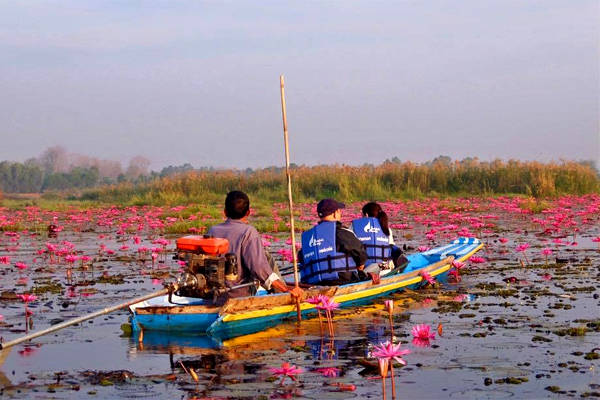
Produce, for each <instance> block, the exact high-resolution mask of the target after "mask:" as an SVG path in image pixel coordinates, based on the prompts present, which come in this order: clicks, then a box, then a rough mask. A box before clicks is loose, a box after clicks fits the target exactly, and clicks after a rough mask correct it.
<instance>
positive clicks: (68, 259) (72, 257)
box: [65, 254, 79, 264]
mask: <svg viewBox="0 0 600 400" xmlns="http://www.w3.org/2000/svg"><path fill="white" fill-rule="evenodd" d="M78 259H79V257H77V256H76V255H73V254H69V255H67V256H66V257H65V261H66V262H68V263H69V264H72V263H74V262H75V261H77V260H78Z"/></svg>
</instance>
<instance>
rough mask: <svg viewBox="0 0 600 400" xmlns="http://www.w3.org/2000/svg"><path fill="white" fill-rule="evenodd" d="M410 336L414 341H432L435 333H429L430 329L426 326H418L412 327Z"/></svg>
mask: <svg viewBox="0 0 600 400" xmlns="http://www.w3.org/2000/svg"><path fill="white" fill-rule="evenodd" d="M412 335H413V336H414V337H415V338H416V339H425V340H429V339H434V338H435V333H434V332H432V331H431V327H430V326H429V325H427V324H419V325H415V326H413V327H412Z"/></svg>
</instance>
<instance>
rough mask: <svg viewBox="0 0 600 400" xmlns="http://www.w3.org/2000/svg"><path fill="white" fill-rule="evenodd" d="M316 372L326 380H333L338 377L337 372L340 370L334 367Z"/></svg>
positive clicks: (319, 369)
mask: <svg viewBox="0 0 600 400" xmlns="http://www.w3.org/2000/svg"><path fill="white" fill-rule="evenodd" d="M316 372H318V373H320V374H321V375H323V376H326V377H328V378H335V377H336V376H337V375H338V372H340V369H339V368H335V367H329V368H318V369H317V370H316Z"/></svg>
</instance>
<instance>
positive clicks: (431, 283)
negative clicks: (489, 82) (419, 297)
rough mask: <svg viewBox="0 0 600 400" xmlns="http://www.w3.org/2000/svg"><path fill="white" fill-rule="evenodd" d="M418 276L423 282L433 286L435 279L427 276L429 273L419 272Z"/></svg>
mask: <svg viewBox="0 0 600 400" xmlns="http://www.w3.org/2000/svg"><path fill="white" fill-rule="evenodd" d="M419 275H421V278H423V280H424V281H426V282H427V283H429V284H430V285H432V286H433V285H435V278H434V277H433V276H431V275H430V274H429V272H427V271H421V272H419Z"/></svg>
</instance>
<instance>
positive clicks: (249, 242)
mask: <svg viewBox="0 0 600 400" xmlns="http://www.w3.org/2000/svg"><path fill="white" fill-rule="evenodd" d="M248 215H250V199H249V198H248V196H247V195H246V193H244V192H240V191H237V190H234V191H232V192H229V193H227V197H226V198H225V216H226V217H227V220H226V221H225V222H223V223H221V224H218V225H215V226H213V227H211V228H210V229H209V230H208V234H209V235H212V236H214V237H218V238H224V239H227V240H228V241H229V252H230V253H235V255H236V257H237V262H238V266H237V276H238V280H237V281H233V282H228V286H229V287H233V286H238V285H243V284H246V283H250V282H252V281H254V280H258V281H259V282H260V284H261V285H262V287H264V288H265V289H267V290H271V289H274V290H275V291H277V292H289V293H290V294H291V295H292V296H294V297H300V296H301V295H302V292H303V291H302V289H300V288H296V287H289V286H287V285H286V283H285V282H284V281H283V280H281V278H280V277H279V275H277V274H276V273H275V272H274V271H273V268H272V267H271V265H270V264H269V261H268V260H267V256H266V253H265V249H264V247H263V245H262V241H261V238H260V236H259V234H258V231H257V230H256V229H255V228H254V227H253V226H251V225H249V224H248ZM250 295H252V288H251V287H250V286H246V287H242V288H237V289H233V290H230V291H229V292H228V296H229V297H243V296H250Z"/></svg>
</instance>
